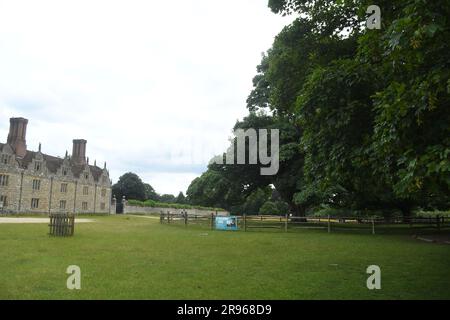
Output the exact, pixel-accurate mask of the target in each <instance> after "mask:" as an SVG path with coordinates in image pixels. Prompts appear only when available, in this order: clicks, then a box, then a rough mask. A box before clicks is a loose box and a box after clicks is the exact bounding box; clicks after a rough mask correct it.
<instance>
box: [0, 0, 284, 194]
mask: <svg viewBox="0 0 450 320" xmlns="http://www.w3.org/2000/svg"><path fill="white" fill-rule="evenodd" d="M291 20H292V18H290V17H287V18H283V17H281V16H278V15H275V14H273V13H272V12H271V11H270V9H269V8H268V7H267V0H226V1H224V0H192V1H188V0H172V1H150V0H143V1H134V0H121V1H112V0H105V1H99V0H89V1H85V0H77V1H63V0H55V1H47V0H39V1H36V0H30V1H22V0H0V141H1V142H6V138H7V134H8V127H9V118H10V117H25V118H27V119H29V124H28V130H27V144H28V149H30V150H37V148H38V144H39V142H41V143H42V151H43V152H44V153H47V154H51V155H55V156H61V157H62V156H64V153H65V151H66V150H68V151H69V153H71V151H72V139H74V138H84V139H86V140H88V144H87V155H88V156H89V158H90V163H91V164H92V163H93V162H94V159H96V160H97V165H100V166H103V162H104V161H106V162H107V167H108V168H109V170H110V174H111V178H112V179H113V182H116V181H117V179H118V178H119V176H120V175H121V174H123V173H125V172H128V171H132V172H135V173H137V174H138V175H139V176H140V177H141V178H142V179H143V180H144V181H145V182H148V183H150V184H151V185H152V186H153V187H154V188H155V189H156V191H157V192H159V193H172V194H177V193H178V192H179V191H183V192H185V191H186V189H187V187H188V186H189V183H190V182H191V181H192V179H194V178H195V177H197V176H199V175H200V174H201V173H202V172H203V171H205V170H206V165H207V163H208V160H209V159H210V158H212V156H214V155H215V154H218V153H220V152H222V151H224V150H225V149H226V147H227V144H228V138H229V137H230V136H231V128H232V127H233V125H234V123H235V121H236V120H237V119H241V118H242V117H243V116H245V114H246V113H247V110H246V108H245V100H246V98H247V96H248V94H249V92H250V90H251V88H252V82H251V80H252V78H253V76H254V75H255V73H256V66H257V65H258V63H259V62H260V59H261V53H262V52H264V51H266V50H267V49H268V48H269V47H270V46H271V44H272V42H273V39H274V36H275V35H276V34H277V33H278V32H279V31H280V30H281V29H282V28H283V26H284V25H286V24H288V23H289V22H290V21H291Z"/></svg>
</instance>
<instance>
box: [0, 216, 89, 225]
mask: <svg viewBox="0 0 450 320" xmlns="http://www.w3.org/2000/svg"><path fill="white" fill-rule="evenodd" d="M94 221H95V220H92V219H78V218H76V219H75V223H86V222H94ZM2 223H50V218H10V217H0V224H2Z"/></svg>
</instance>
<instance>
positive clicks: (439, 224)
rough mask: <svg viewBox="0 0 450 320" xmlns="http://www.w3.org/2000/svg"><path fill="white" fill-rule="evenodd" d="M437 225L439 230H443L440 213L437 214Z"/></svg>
mask: <svg viewBox="0 0 450 320" xmlns="http://www.w3.org/2000/svg"><path fill="white" fill-rule="evenodd" d="M436 225H437V229H438V231H441V218H440V217H439V215H437V216H436Z"/></svg>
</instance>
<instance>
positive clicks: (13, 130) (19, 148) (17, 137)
mask: <svg viewBox="0 0 450 320" xmlns="http://www.w3.org/2000/svg"><path fill="white" fill-rule="evenodd" d="M9 124H10V125H9V134H8V140H7V143H8V144H9V145H10V146H11V147H12V148H13V149H14V152H15V153H16V156H18V157H20V158H23V157H25V155H26V153H27V141H26V136H27V124H28V120H27V119H24V118H11V119H9Z"/></svg>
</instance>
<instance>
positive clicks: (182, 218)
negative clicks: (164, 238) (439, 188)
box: [160, 212, 450, 234]
mask: <svg viewBox="0 0 450 320" xmlns="http://www.w3.org/2000/svg"><path fill="white" fill-rule="evenodd" d="M160 222H161V223H167V224H184V225H185V226H188V225H202V226H204V227H209V228H210V229H214V224H215V215H214V214H211V215H210V216H194V215H193V216H191V215H187V214H184V213H169V212H167V213H164V212H161V215H160ZM238 227H239V229H240V230H242V231H251V230H257V229H260V230H261V229H266V230H270V229H272V230H275V231H276V230H279V231H283V232H289V231H296V230H300V229H316V230H324V231H326V232H328V233H331V232H339V231H359V232H368V233H371V234H376V233H377V232H382V233H388V232H395V231H399V230H401V231H408V230H416V229H433V230H441V229H449V228H450V217H441V216H436V217H413V218H392V219H385V218H376V217H332V216H327V217H316V216H311V217H293V216H289V215H284V216H270V215H243V216H238Z"/></svg>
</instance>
